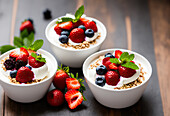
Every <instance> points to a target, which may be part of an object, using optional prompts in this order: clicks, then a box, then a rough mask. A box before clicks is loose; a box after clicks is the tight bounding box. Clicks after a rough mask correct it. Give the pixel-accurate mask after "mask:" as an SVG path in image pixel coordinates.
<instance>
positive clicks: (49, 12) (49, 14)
mask: <svg viewBox="0 0 170 116" xmlns="http://www.w3.org/2000/svg"><path fill="white" fill-rule="evenodd" d="M43 16H44V19H51V17H52V16H51V11H50V10H49V9H46V10H45V11H44V12H43Z"/></svg>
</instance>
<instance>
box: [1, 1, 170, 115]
mask: <svg viewBox="0 0 170 116" xmlns="http://www.w3.org/2000/svg"><path fill="white" fill-rule="evenodd" d="M82 4H84V5H85V14H86V15H88V16H91V17H94V18H97V19H98V20H100V21H102V22H103V23H104V25H105V26H106V28H107V32H108V33H107V39H106V41H105V42H104V44H103V45H102V47H101V50H102V49H107V48H125V49H130V50H133V51H136V52H138V53H140V54H142V55H144V56H145V57H146V58H147V59H148V60H149V61H150V63H151V65H152V68H153V74H152V77H151V80H150V82H149V85H148V87H147V89H146V91H145V92H144V94H143V96H142V98H141V99H140V100H139V102H138V103H136V104H135V105H133V106H131V107H129V108H125V109H111V108H107V107H104V106H102V105H101V104H99V103H98V102H97V101H96V100H95V99H94V97H93V95H92V93H91V91H90V90H89V88H88V86H87V84H85V86H86V88H87V91H86V92H85V96H86V97H87V102H84V103H83V105H82V106H80V107H79V108H78V109H76V110H74V111H71V110H69V109H68V108H67V107H66V105H65V106H62V107H59V108H57V107H50V106H49V105H48V104H47V102H46V98H45V97H44V98H43V99H41V100H40V101H37V102H35V103H30V104H22V103H17V102H14V101H12V100H10V99H9V98H8V97H7V96H6V95H5V94H4V92H3V89H2V88H0V98H1V100H0V109H1V110H0V115H2V116H27V115H28V116H29V115H33V116H36V115H38V116H40V115H41V116H44V115H45V116H47V115H48V116H53V115H62V116H63V115H84V116H87V115H88V116H94V115H96V116H103V115H106V116H107V115H108V116H126V115H128V116H136V115H139V116H143V115H145V116H162V115H166V116H169V115H170V99H169V98H170V94H169V89H170V86H169V82H170V78H169V74H170V73H169V68H168V66H169V65H170V55H169V54H170V52H169V50H170V32H169V31H170V23H169V21H170V17H169V16H168V15H169V14H170V2H169V1H168V0H163V1H159V0H149V1H147V0H141V1H139V0H138V1H137V0H128V1H127V0H86V1H83V0H48V1H47V0H35V1H34V0H0V27H1V30H0V35H1V38H0V45H4V44H9V43H11V44H12V41H13V36H14V35H16V36H18V35H19V26H20V23H21V21H23V20H24V19H26V18H28V17H29V18H32V19H33V20H34V24H35V29H36V35H35V38H43V39H44V42H45V44H44V45H43V49H45V50H47V51H49V52H51V53H52V51H51V49H50V48H49V47H47V46H49V43H48V42H47V40H46V38H45V34H44V31H45V27H46V26H47V24H48V23H49V22H50V21H51V20H52V19H51V20H44V19H43V14H42V12H43V11H44V10H45V9H46V8H49V9H50V10H51V11H52V16H53V18H56V17H59V16H61V15H64V14H65V13H67V12H72V13H74V12H75V10H76V9H77V8H78V7H79V6H80V5H82ZM72 71H74V72H77V71H78V72H80V73H81V74H82V72H81V69H72ZM81 77H83V76H81ZM158 77H159V78H158ZM158 80H159V81H158ZM159 84H160V86H159ZM51 88H52V87H51ZM160 90H161V92H160ZM160 93H161V94H160ZM161 98H162V99H161ZM127 99H128V98H127Z"/></svg>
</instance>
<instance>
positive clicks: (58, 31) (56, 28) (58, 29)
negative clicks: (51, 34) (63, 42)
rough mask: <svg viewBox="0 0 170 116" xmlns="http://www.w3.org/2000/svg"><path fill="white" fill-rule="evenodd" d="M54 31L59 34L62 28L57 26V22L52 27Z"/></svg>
mask: <svg viewBox="0 0 170 116" xmlns="http://www.w3.org/2000/svg"><path fill="white" fill-rule="evenodd" d="M54 31H55V32H56V33H57V34H58V35H61V32H62V29H61V28H60V27H59V26H58V24H57V25H56V26H55V27H54Z"/></svg>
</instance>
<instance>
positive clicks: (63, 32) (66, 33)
mask: <svg viewBox="0 0 170 116" xmlns="http://www.w3.org/2000/svg"><path fill="white" fill-rule="evenodd" d="M61 35H66V36H69V35H70V32H69V31H62V32H61Z"/></svg>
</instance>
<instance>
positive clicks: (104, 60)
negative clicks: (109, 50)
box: [102, 57, 111, 70]
mask: <svg viewBox="0 0 170 116" xmlns="http://www.w3.org/2000/svg"><path fill="white" fill-rule="evenodd" d="M102 64H103V65H105V66H106V68H107V70H109V65H110V64H111V62H110V57H106V58H104V59H103V60H102Z"/></svg>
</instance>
